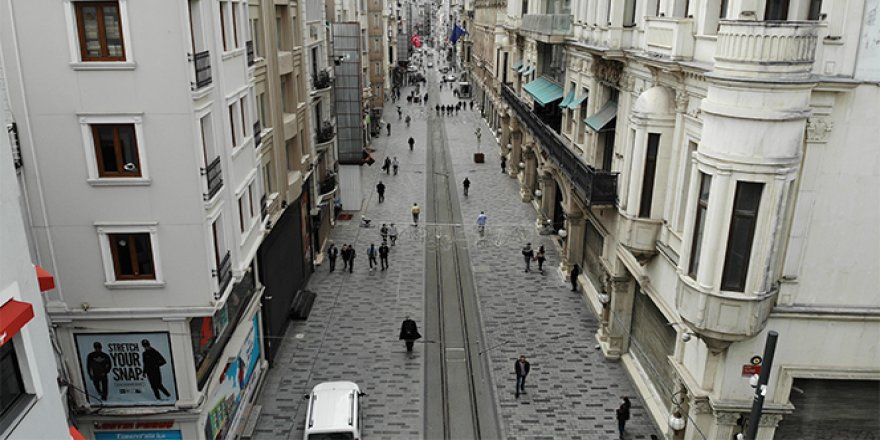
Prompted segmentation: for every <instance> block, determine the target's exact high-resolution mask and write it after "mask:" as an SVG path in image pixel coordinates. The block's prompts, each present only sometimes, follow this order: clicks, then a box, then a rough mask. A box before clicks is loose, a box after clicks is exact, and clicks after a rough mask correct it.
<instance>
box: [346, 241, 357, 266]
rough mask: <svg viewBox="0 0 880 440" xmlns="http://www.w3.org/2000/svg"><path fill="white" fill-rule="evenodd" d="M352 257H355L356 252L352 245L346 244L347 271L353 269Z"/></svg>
mask: <svg viewBox="0 0 880 440" xmlns="http://www.w3.org/2000/svg"><path fill="white" fill-rule="evenodd" d="M354 257H357V252H355V251H354V246H352V245H348V273H352V272H353V271H354Z"/></svg>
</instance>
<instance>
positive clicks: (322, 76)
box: [312, 70, 330, 90]
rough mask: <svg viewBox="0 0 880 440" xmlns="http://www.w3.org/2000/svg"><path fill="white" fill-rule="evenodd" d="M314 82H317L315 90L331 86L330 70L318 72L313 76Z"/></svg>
mask: <svg viewBox="0 0 880 440" xmlns="http://www.w3.org/2000/svg"><path fill="white" fill-rule="evenodd" d="M312 82H313V83H314V84H315V90H321V89H326V88H327V87H330V72H328V71H326V70H322V71H320V72H318V74H317V75H315V76H314V77H313V78H312Z"/></svg>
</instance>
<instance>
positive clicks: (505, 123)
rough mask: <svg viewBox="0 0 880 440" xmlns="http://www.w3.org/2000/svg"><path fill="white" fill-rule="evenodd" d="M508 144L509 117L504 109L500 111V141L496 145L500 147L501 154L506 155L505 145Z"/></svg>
mask: <svg viewBox="0 0 880 440" xmlns="http://www.w3.org/2000/svg"><path fill="white" fill-rule="evenodd" d="M508 143H510V115H509V114H507V111H506V109H502V113H501V139H500V140H499V142H498V145H499V146H500V147H501V154H507V144H508Z"/></svg>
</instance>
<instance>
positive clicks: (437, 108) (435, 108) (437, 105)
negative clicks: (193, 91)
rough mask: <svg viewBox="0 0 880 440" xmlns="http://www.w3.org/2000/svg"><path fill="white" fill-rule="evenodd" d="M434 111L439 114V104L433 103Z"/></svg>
mask: <svg viewBox="0 0 880 440" xmlns="http://www.w3.org/2000/svg"><path fill="white" fill-rule="evenodd" d="M434 112H436V113H437V114H438V115H439V114H440V104H434Z"/></svg>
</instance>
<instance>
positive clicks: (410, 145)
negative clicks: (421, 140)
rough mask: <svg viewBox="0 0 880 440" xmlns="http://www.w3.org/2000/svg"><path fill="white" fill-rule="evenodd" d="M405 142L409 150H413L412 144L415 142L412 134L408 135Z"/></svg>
mask: <svg viewBox="0 0 880 440" xmlns="http://www.w3.org/2000/svg"><path fill="white" fill-rule="evenodd" d="M408 117H409V116H407V118H408ZM406 143H408V144H409V151H412V150H413V145H415V144H416V140H415V139H413V138H412V136H410V137H409V140H408V141H406Z"/></svg>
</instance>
